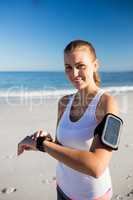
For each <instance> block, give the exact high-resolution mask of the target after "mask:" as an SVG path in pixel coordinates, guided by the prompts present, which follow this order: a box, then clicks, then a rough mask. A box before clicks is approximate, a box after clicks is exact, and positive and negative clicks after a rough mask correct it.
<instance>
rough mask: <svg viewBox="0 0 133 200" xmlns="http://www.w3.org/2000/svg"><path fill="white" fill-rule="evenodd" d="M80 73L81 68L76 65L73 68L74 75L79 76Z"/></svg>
mask: <svg viewBox="0 0 133 200" xmlns="http://www.w3.org/2000/svg"><path fill="white" fill-rule="evenodd" d="M78 74H79V70H78V69H77V68H76V67H74V68H73V76H74V77H76V76H78Z"/></svg>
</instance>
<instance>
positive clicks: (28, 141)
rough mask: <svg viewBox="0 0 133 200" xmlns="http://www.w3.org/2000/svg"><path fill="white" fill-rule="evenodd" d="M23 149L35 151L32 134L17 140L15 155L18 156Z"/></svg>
mask: <svg viewBox="0 0 133 200" xmlns="http://www.w3.org/2000/svg"><path fill="white" fill-rule="evenodd" d="M24 150H33V151H37V148H36V141H35V140H33V139H32V136H26V137H25V138H24V139H23V140H21V142H19V144H18V150H17V155H18V156H19V155H20V154H22V153H23V152H24Z"/></svg>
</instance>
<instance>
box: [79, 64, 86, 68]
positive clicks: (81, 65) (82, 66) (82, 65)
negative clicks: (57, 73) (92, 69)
mask: <svg viewBox="0 0 133 200" xmlns="http://www.w3.org/2000/svg"><path fill="white" fill-rule="evenodd" d="M85 68H86V66H85V65H84V64H79V65H78V66H77V69H85Z"/></svg>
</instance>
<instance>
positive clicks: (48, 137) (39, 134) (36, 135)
mask: <svg viewBox="0 0 133 200" xmlns="http://www.w3.org/2000/svg"><path fill="white" fill-rule="evenodd" d="M39 137H43V138H44V140H48V141H51V142H53V139H52V137H51V135H50V134H49V133H48V132H46V131H43V130H38V131H36V132H35V133H34V134H33V135H31V138H32V140H34V141H37V138H39Z"/></svg>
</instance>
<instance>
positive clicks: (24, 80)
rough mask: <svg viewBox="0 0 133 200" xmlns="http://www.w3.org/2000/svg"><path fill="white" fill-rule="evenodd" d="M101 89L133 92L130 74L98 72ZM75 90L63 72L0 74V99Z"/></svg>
mask: <svg viewBox="0 0 133 200" xmlns="http://www.w3.org/2000/svg"><path fill="white" fill-rule="evenodd" d="M100 77H101V87H102V88H105V89H107V90H109V91H111V92H127V91H133V71H132V72H100ZM74 91H75V89H74V88H73V86H72V85H71V83H69V81H68V80H67V77H66V75H65V73H64V72H0V97H7V95H8V97H20V96H21V97H23V96H32V97H39V96H42V95H43V96H62V95H64V94H69V93H72V92H74Z"/></svg>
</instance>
